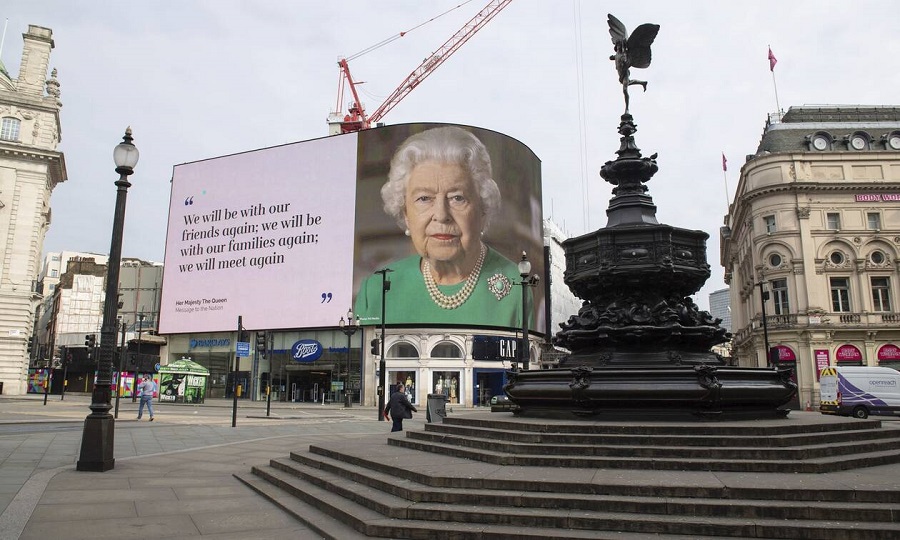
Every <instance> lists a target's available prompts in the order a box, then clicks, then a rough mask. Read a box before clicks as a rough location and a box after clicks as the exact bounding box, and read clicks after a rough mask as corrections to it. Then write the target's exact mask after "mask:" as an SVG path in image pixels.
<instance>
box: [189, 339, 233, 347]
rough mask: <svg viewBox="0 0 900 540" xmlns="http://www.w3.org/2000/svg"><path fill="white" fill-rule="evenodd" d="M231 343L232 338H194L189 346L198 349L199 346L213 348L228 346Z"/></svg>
mask: <svg viewBox="0 0 900 540" xmlns="http://www.w3.org/2000/svg"><path fill="white" fill-rule="evenodd" d="M230 345H231V340H230V339H228V338H226V339H192V340H191V341H190V345H189V348H190V349H197V348H211V347H228V346H230Z"/></svg>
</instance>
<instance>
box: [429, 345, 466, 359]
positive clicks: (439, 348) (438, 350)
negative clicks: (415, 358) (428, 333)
mask: <svg viewBox="0 0 900 540" xmlns="http://www.w3.org/2000/svg"><path fill="white" fill-rule="evenodd" d="M431 357H432V358H462V351H461V350H459V347H457V346H456V345H455V344H453V343H438V344H437V345H435V346H434V349H432V350H431Z"/></svg>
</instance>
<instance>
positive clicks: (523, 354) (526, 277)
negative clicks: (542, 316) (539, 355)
mask: <svg viewBox="0 0 900 540" xmlns="http://www.w3.org/2000/svg"><path fill="white" fill-rule="evenodd" d="M519 275H520V276H522V281H521V283H519V285H521V286H522V347H521V348H520V351H519V355H518V356H519V362H518V363H517V365H515V366H513V370H514V371H515V370H518V369H519V366H518V364H519V363H521V365H522V369H523V370H527V369H528V365H529V363H530V356H531V350H530V349H531V348H530V347H529V345H528V294H527V290H528V289H527V288H526V287H534V286H535V285H537V284H538V281H540V279H541V278H540V277H539V276H533V275H531V261H529V260H528V255H526V254H525V252H524V251H523V252H522V260H521V261H519Z"/></svg>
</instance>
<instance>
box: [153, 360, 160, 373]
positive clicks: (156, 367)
mask: <svg viewBox="0 0 900 540" xmlns="http://www.w3.org/2000/svg"><path fill="white" fill-rule="evenodd" d="M161 367H162V366H160V365H159V362H157V363H156V365H155V366H153V368H154V369H155V370H156V371H159V368H161Z"/></svg>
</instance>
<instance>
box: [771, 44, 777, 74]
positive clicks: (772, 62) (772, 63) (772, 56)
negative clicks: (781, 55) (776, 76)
mask: <svg viewBox="0 0 900 540" xmlns="http://www.w3.org/2000/svg"><path fill="white" fill-rule="evenodd" d="M777 63H778V59H777V58H775V54H774V53H773V52H772V47H769V71H772V72H774V71H775V64H777Z"/></svg>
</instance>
